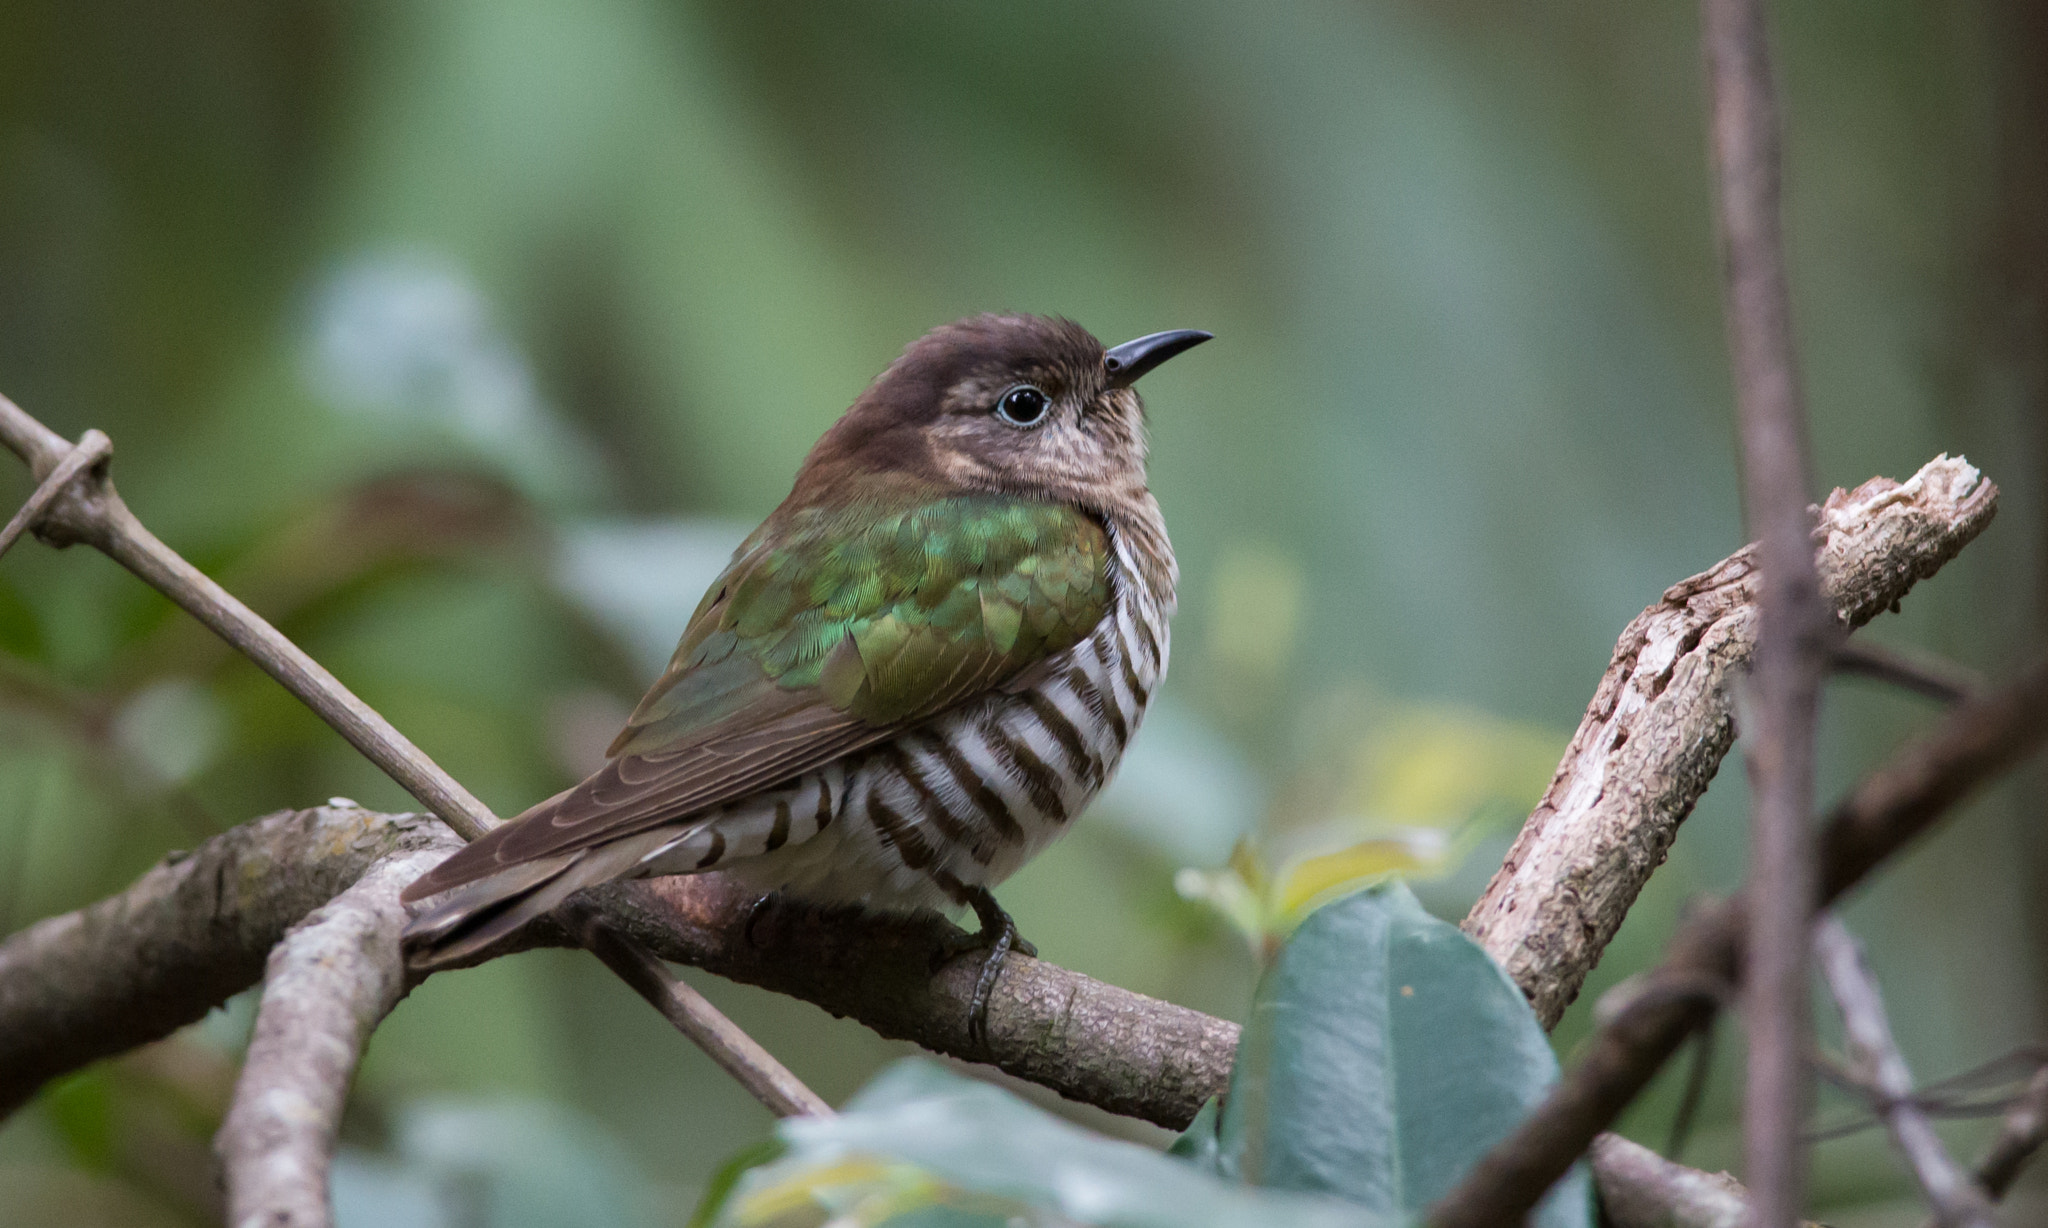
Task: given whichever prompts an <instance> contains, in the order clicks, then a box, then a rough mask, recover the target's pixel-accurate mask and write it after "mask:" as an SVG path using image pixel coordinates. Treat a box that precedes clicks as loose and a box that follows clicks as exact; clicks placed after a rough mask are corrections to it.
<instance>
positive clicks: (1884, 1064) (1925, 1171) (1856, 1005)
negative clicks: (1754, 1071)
mask: <svg viewBox="0 0 2048 1228" xmlns="http://www.w3.org/2000/svg"><path fill="white" fill-rule="evenodd" d="M1813 944H1814V954H1815V955H1816V956H1817V957H1818V959H1819V963H1820V969H1821V975H1822V976H1823V977H1824V978H1825V979H1826V980H1827V983H1828V988H1829V990H1830V991H1831V992H1832V993H1833V994H1834V997H1835V1005H1836V1006H1837V1007H1839V1008H1840V1010H1841V1012H1842V1029H1843V1032H1844V1034H1845V1036H1846V1037H1847V1039H1848V1042H1849V1051H1850V1053H1851V1055H1852V1056H1853V1058H1854V1060H1855V1062H1856V1067H1857V1074H1858V1077H1859V1078H1858V1081H1859V1082H1860V1083H1861V1084H1862V1085H1863V1086H1864V1087H1865V1088H1867V1089H1868V1090H1869V1091H1870V1093H1871V1094H1872V1097H1873V1099H1874V1102H1875V1103H1874V1104H1873V1105H1872V1107H1873V1108H1874V1109H1875V1111H1876V1113H1877V1115H1878V1117H1879V1118H1880V1119H1881V1120H1882V1121H1883V1122H1884V1124H1885V1128H1886V1129H1888V1130H1890V1131H1891V1136H1892V1142H1893V1144H1894V1145H1895V1146H1897V1147H1898V1149H1899V1152H1900V1153H1901V1154H1902V1155H1904V1156H1905V1158H1906V1163H1907V1165H1908V1166H1909V1167H1910V1168H1911V1169H1912V1170H1913V1177H1914V1179H1915V1180H1917V1181H1918V1182H1919V1183H1920V1189H1921V1191H1922V1192H1923V1193H1925V1194H1926V1195H1927V1201H1928V1203H1929V1204H1930V1205H1931V1206H1933V1208H1934V1214H1935V1219H1936V1221H1937V1222H1938V1223H1939V1224H1940V1225H1941V1228H1997V1225H1996V1221H1995V1220H1994V1219H1993V1217H1992V1213H1991V1201H1990V1200H1989V1199H1987V1198H1986V1197H1985V1196H1984V1191H1983V1190H1982V1189H1980V1188H1978V1186H1977V1183H1976V1182H1975V1181H1972V1180H1971V1179H1970V1176H1969V1174H1967V1173H1965V1172H1963V1170H1962V1168H1961V1167H1960V1166H1958V1165H1957V1164H1956V1162H1955V1161H1954V1160H1953V1159H1951V1158H1950V1157H1949V1154H1948V1149H1947V1148H1945V1147H1943V1146H1942V1145H1941V1140H1940V1139H1939V1138H1937V1137H1936V1136H1935V1133H1934V1124H1933V1123H1932V1122H1930V1121H1928V1119H1927V1114H1926V1113H1924V1112H1922V1111H1921V1110H1920V1107H1919V1106H1918V1105H1917V1104H1915V1103H1914V1101H1913V1072H1912V1071H1911V1070H1910V1069H1909V1068H1908V1067H1907V1065H1906V1059H1905V1056H1904V1055H1903V1054H1901V1053H1900V1052H1899V1047H1898V1045H1897V1043H1895V1042H1894V1041H1893V1040H1892V1029H1891V1024H1890V1022H1889V1021H1888V1020H1887V1019H1886V1018H1885V1011H1884V998H1883V995H1882V994H1880V993H1879V991H1878V988H1877V979H1876V978H1875V977H1873V976H1872V975H1871V974H1870V969H1869V968H1868V967H1867V966H1866V965H1865V964H1864V962H1863V949H1862V947H1861V946H1859V945H1858V944H1857V942H1856V939H1855V938H1854V937H1853V936H1852V935H1851V934H1850V933H1849V930H1848V927H1847V926H1844V925H1843V924H1842V923H1841V921H1840V920H1838V919H1837V918H1836V917H1834V916H1833V915H1831V914H1824V915H1822V916H1821V918H1820V919H1819V921H1818V922H1817V923H1816V924H1815V926H1814V933H1813Z"/></svg>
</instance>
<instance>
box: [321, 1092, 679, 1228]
mask: <svg viewBox="0 0 2048 1228" xmlns="http://www.w3.org/2000/svg"><path fill="white" fill-rule="evenodd" d="M620 1156H621V1148H620V1147H619V1145H618V1142H617V1140H616V1139H613V1138H611V1137H610V1136H609V1135H607V1134H606V1132H605V1131H604V1130H603V1129H602V1128H601V1127H599V1126H598V1125H597V1124H596V1123H595V1122H592V1121H590V1120H588V1119H586V1118H584V1117H581V1116H580V1115H578V1114H576V1113H573V1112H569V1111H567V1110H564V1109H562V1108H559V1107H557V1106H554V1105H551V1104H546V1103H541V1102H537V1101H513V1100H505V1101H499V1102H496V1103H485V1104H476V1103H461V1102H456V1101H448V1100H424V1101H416V1102H414V1103H413V1104H410V1105H408V1106H406V1107H405V1108H403V1109H401V1110H400V1111H399V1113H398V1123H397V1130H396V1135H395V1140H394V1145H393V1147H392V1154H391V1155H389V1156H375V1155H366V1154H364V1153H361V1152H356V1153H351V1156H350V1160H349V1163H348V1165H347V1166H346V1169H345V1177H344V1179H343V1180H341V1181H339V1182H337V1185H336V1189H335V1194H334V1198H335V1222H336V1223H337V1224H338V1225H340V1228H457V1226H460V1228H580V1226H582V1225H589V1226H590V1228H631V1226H633V1225H649V1224H652V1223H653V1222H654V1221H653V1215H652V1209H653V1201H654V1200H653V1195H652V1192H651V1191H650V1189H649V1188H648V1185H647V1181H646V1179H645V1178H644V1177H643V1176H642V1175H641V1174H640V1173H639V1172H638V1171H637V1170H635V1169H634V1168H632V1167H631V1166H630V1165H629V1164H627V1163H626V1162H625V1161H624V1160H622V1159H621V1158H620Z"/></svg>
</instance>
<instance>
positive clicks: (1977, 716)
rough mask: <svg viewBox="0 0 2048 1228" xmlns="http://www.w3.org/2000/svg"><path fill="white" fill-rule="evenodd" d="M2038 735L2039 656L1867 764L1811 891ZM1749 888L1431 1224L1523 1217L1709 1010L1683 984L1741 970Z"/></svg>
mask: <svg viewBox="0 0 2048 1228" xmlns="http://www.w3.org/2000/svg"><path fill="white" fill-rule="evenodd" d="M2044 737H2048V662H2043V663H2038V664H2036V665H2034V666H2032V667H2030V668H2029V669H2028V670H2026V671H2025V673H2023V674H2022V675H2021V677H2020V678H2019V680H2018V681H2016V682H2014V683H2013V684H2012V685H2011V686H2008V687H2005V688H2003V689H2001V690H1999V691H1996V692H1993V693H1991V694H1989V695H1985V696H1982V697H1980V698H1977V699H1973V700H1970V701H1968V702H1967V703H1963V704H1960V705H1958V706H1957V707H1955V708H1954V709H1952V710H1950V711H1949V712H1948V713H1947V714H1946V715H1945V716H1944V717H1943V719H1942V721H1941V723H1940V724H1939V725H1937V726H1936V727H1935V729H1934V731H1933V732H1932V733H1931V734H1929V735H1927V736H1925V737H1923V738H1921V739H1919V740H1917V741H1915V742H1913V743H1911V744H1909V745H1907V746H1906V747H1904V748H1902V749H1901V750H1900V751H1899V753H1898V754H1896V755H1894V756H1893V757H1892V759H1891V761H1890V762H1889V763H1887V764H1886V765H1885V766H1884V767H1883V768H1880V769H1879V770H1878V771H1876V772H1873V773H1872V774H1871V775H1869V776H1867V777H1865V778H1864V780H1863V781H1862V783H1861V784H1860V785H1858V786H1857V788H1856V790H1855V791H1854V792H1853V793H1851V794H1850V795H1849V797H1848V798H1846V799H1845V800H1844V801H1843V802H1842V803H1841V804H1840V805H1838V806H1837V807H1836V808H1835V810H1834V811H1833V813H1832V814H1831V815H1830V817H1829V820H1828V823H1827V826H1826V828H1825V829H1824V831H1823V833H1822V838H1821V841H1820V849H1821V855H1820V862H1821V865H1820V883H1821V895H1820V900H1819V903H1820V904H1821V905H1822V906H1823V907H1825V906H1826V905H1828V904H1831V903H1833V902H1834V901H1835V900H1836V899H1838V898H1839V897H1840V896H1841V895H1842V894H1843V893H1844V892H1846V891H1847V890H1848V889H1849V888H1851V887H1853V886H1854V885H1855V884H1856V883H1858V882H1860V881H1861V880H1862V879H1863V877H1864V876H1865V875H1866V874H1868V873H1869V872H1870V871H1871V870H1872V869H1873V868H1875V867H1876V866H1877V864H1878V863H1879V862H1881V861H1883V860H1884V859H1885V858H1886V857H1889V856H1891V855H1892V854H1893V853H1895V852H1897V851H1898V850H1899V849H1900V848H1901V847H1903V846H1904V845H1905V844H1906V843H1907V842H1909V841H1910V840H1912V839H1913V838H1914V837H1916V836H1918V835H1919V834H1920V833H1922V832H1924V831H1925V830H1927V829H1928V828H1929V827H1931V826H1932V825H1933V824H1934V821H1935V820H1936V819H1938V818H1940V817H1941V815H1942V814H1943V813H1944V812H1945V811H1946V810H1947V809H1948V808H1949V807H1950V806H1952V805H1954V804H1955V803H1956V802H1957V801H1959V800H1961V799H1962V798H1963V796H1965V795H1966V794H1968V793H1969V792H1970V791H1971V790H1972V789H1974V788H1975V787H1977V786H1978V785H1981V784H1983V783H1984V782H1985V781H1986V780H1988V779H1990V778H1991V777H1993V776H1995V775H1997V774H1998V773H2000V772H2002V771H2004V770H2006V769H2007V768H2009V767H2011V766H2012V765H2013V764H2015V763H2016V762H2018V761H2019V760H2020V759H2021V758H2022V757H2024V756H2025V755H2027V754H2029V753H2031V752H2032V751H2033V750H2034V749H2035V748H2036V747H2037V746H2038V745H2039V744H2040V743H2041V741H2042V739H2043V738H2044ZM1746 911H1747V897H1746V895H1742V896H1737V897H1735V898H1734V899H1731V900H1727V901H1723V902H1721V903H1719V904H1715V905H1712V906H1709V907H1705V908H1702V909H1700V910H1698V911H1697V912H1695V913H1693V915H1692V916H1690V917H1688V918H1687V919H1686V921H1685V923H1684V924H1683V925H1681V926H1680V927H1679V931H1678V934H1677V935H1676V936H1675V937H1674V938H1673V939H1672V941H1671V945H1670V947H1669V948H1668V949H1667V950H1666V952H1665V956H1664V962H1663V963H1662V964H1661V965H1659V967H1658V968H1657V969H1656V971H1654V972H1652V973H1650V974H1648V979H1649V982H1650V984H1652V985H1653V986H1654V985H1658V984H1665V985H1670V986H1672V987H1673V988H1672V991H1671V992H1668V993H1665V994H1662V995H1655V996H1653V995H1649V994H1646V995H1645V1000H1644V1003H1643V1005H1642V1006H1641V1007H1640V1008H1631V1009H1629V1010H1626V1011H1623V1012H1622V1014H1621V1017H1620V1018H1618V1019H1616V1020H1615V1021H1614V1022H1613V1023H1611V1024H1609V1025H1607V1026H1604V1027H1602V1028H1601V1029H1599V1031H1598V1032H1596V1033H1595V1034H1594V1037H1593V1039H1592V1041H1591V1042H1590V1043H1589V1044H1588V1045H1587V1046H1586V1053H1585V1056H1584V1057H1583V1058H1581V1059H1580V1061H1579V1063H1578V1064H1577V1065H1576V1066H1574V1067H1573V1068H1572V1069H1571V1070H1569V1071H1567V1072H1566V1073H1565V1076H1564V1079H1563V1080H1562V1081H1561V1082H1560V1083H1559V1084H1558V1085H1557V1086H1556V1087H1555V1088H1553V1089H1551V1093H1550V1095H1549V1096H1547V1097H1546V1098H1545V1099H1544V1101H1543V1103H1542V1104H1540V1105H1538V1106H1537V1107H1536V1109H1535V1111H1534V1112H1532V1113H1531V1114H1530V1115H1529V1116H1528V1117H1527V1118H1526V1119H1525V1120H1524V1121H1523V1122H1522V1124H1521V1125H1520V1126H1518V1127H1517V1128H1516V1129H1515V1132H1514V1133H1513V1134H1511V1135H1509V1136H1508V1137H1507V1138H1506V1139H1504V1140H1502V1141H1501V1143H1500V1144H1499V1146H1497V1147H1495V1148H1494V1150H1493V1151H1492V1152H1490V1153H1488V1155H1487V1156H1486V1157H1485V1158H1484V1159H1482V1160H1481V1161H1480V1162H1479V1164H1478V1165H1476V1166H1475V1167H1474V1168H1473V1170H1472V1172H1471V1173H1469V1174H1467V1175H1466V1178H1465V1180H1464V1181H1462V1182H1460V1183H1459V1185H1458V1187H1457V1188H1456V1189H1454V1190H1452V1191H1451V1193H1450V1194H1449V1195H1447V1196H1446V1197H1445V1198H1444V1200H1443V1201H1442V1202H1440V1203H1438V1204H1437V1206H1436V1207H1434V1208H1432V1210H1431V1212H1430V1219H1429V1222H1430V1224H1431V1225H1432V1226H1433V1228H1492V1226H1493V1225H1498V1224H1512V1223H1519V1222H1520V1221H1521V1217H1522V1216H1524V1215H1526V1214H1528V1212H1529V1209H1530V1208H1531V1207H1534V1206H1535V1205H1536V1202H1537V1200H1538V1199H1540V1198H1541V1197H1542V1196H1543V1194H1544V1193H1545V1191H1547V1190H1548V1189H1549V1188H1550V1187H1551V1185H1552V1184H1553V1183H1555V1182H1556V1181H1557V1179H1558V1178H1559V1177H1561V1176H1563V1175H1564V1173H1565V1170H1566V1169H1568V1168H1570V1167H1571V1165H1572V1162H1573V1161H1574V1160H1576V1159H1578V1157H1579V1156H1580V1155H1582V1154H1583V1153H1584V1152H1585V1150H1586V1148H1587V1147H1588V1146H1589V1145H1590V1144H1591V1143H1592V1141H1593V1138H1594V1136H1595V1135H1596V1134H1598V1133H1599V1132H1600V1131H1601V1130H1602V1129H1604V1128H1605V1127H1606V1126H1607V1124H1608V1123H1609V1122H1612V1121H1613V1120H1614V1118H1615V1116H1616V1115H1617V1114H1618V1113H1620V1112H1621V1110H1622V1109H1623V1108H1624V1107H1626V1106H1627V1105H1628V1103H1629V1101H1631V1100H1633V1099H1634V1098H1635V1096H1636V1095H1637V1094H1638V1093H1639V1092H1641V1091H1642V1089H1643V1087H1644V1086H1646V1085H1647V1084H1648V1083H1649V1081H1650V1079H1651V1077H1652V1076H1654V1075H1655V1074H1656V1072H1657V1070H1658V1068H1659V1067H1660V1066H1661V1065H1662V1064H1663V1063H1664V1062H1665V1061H1666V1060H1667V1059H1668V1058H1670V1056H1671V1055H1672V1054H1673V1053H1675V1052H1677V1050H1678V1047H1679V1046H1680V1045H1682V1044H1684V1043H1685V1038H1686V1037H1687V1036H1689V1035H1690V1034H1691V1033H1692V1031H1693V1029H1694V1028H1696V1027H1698V1026H1699V1025H1700V1024H1701V1023H1702V1022H1703V1021H1704V1020H1705V1019H1706V1017H1707V1015H1708V1013H1709V1012H1710V1010H1711V1007H1710V1006H1709V1005H1708V1003H1707V1001H1706V1000H1705V999H1704V998H1702V997H1701V996H1700V995H1698V994H1697V993H1694V994H1691V995H1688V994H1686V993H1683V992H1679V991H1680V990H1682V989H1684V988H1685V987H1687V986H1699V985H1705V984H1715V983H1719V984H1724V985H1729V986H1733V985H1735V984H1736V983H1738V982H1739V980H1740V976H1739V973H1740V961H1741V955H1742V943H1743V936H1744V935H1745V934H1747V933H1748V924H1747V920H1748V919H1747V916H1746Z"/></svg>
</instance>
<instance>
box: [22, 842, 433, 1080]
mask: <svg viewBox="0 0 2048 1228" xmlns="http://www.w3.org/2000/svg"><path fill="white" fill-rule="evenodd" d="M457 844H458V842H457V841H456V839H455V838H454V837H453V836H452V835H450V834H449V832H448V829H447V828H445V827H443V826H441V824H440V823H438V822H436V821H435V820H433V819H431V818H428V817H427V816H424V815H414V814H400V815H383V814H373V813H370V812H368V811H364V810H360V809H357V808H354V807H348V806H321V807H316V808H314V809H312V810H293V811H286V812H284V813H281V814H274V815H271V816H269V817H267V818H263V819H258V820H256V821H255V822H253V823H245V824H243V825H242V826H240V827H237V828H235V829H234V830H232V831H229V832H225V833H223V834H221V835H218V836H215V837H214V838H213V839H211V840H209V841H207V842H206V843H205V844H203V845H201V846H200V847H199V848H197V849H195V850H193V851H192V852H190V853H173V854H171V855H170V856H169V857H166V858H165V859H164V860H163V863H162V864H160V865H158V866H157V867H156V868H155V869H153V870H150V871H149V872H148V873H146V874H144V875H143V876H142V878H141V879H140V880H138V881H137V882H136V883H135V885H134V886H132V887H130V888H128V890H126V891H124V892H122V893H121V894H119V895H116V896H113V897H111V898H109V899H105V900H102V901H100V902H99V903H97V904H94V905H92V906H90V907H88V908H82V909H79V910H78V911H77V912H72V913H66V914H64V915H62V916H58V917H51V918H49V919H47V920H44V921H41V922H38V923H37V924H35V925H32V926H30V927H29V928H27V929H25V930H22V931H21V932H19V933H17V934H14V935H13V936H12V937H10V938H8V939H7V941H6V942H5V943H0V1116H4V1115H5V1114H6V1113H10V1112H12V1111H13V1110H14V1109H16V1108H18V1107H20V1106H21V1105H22V1104H23V1103H24V1102H26V1101H27V1100H28V1099H29V1097H31V1096H33V1095H34V1094H35V1092H36V1089H37V1088H38V1087H40V1086H42V1084H44V1083H45V1082H47V1081H48V1080H50V1079H52V1078H55V1077H56V1076H58V1075H60V1074H63V1073H65V1072H67V1071H70V1070H75V1069H77V1068H78V1067H80V1066H83V1065H85V1064H86V1063H88V1062H92V1061H96V1060H98V1059H100V1058H103V1057H111V1056H113V1055H114V1054H117V1053H123V1052H126V1051H127V1050H129V1049H133V1048H135V1047H136V1046H137V1045H141V1044H146V1043H148V1042H149V1041H152V1040H157V1039H160V1038H162V1037H165V1036H168V1035H170V1034H171V1033H172V1032H174V1031H176V1030H177V1029H178V1028H181V1027H183V1026H184V1025H186V1024H188V1023H191V1022H193V1021H195V1020H197V1019H199V1018H200V1017H201V1016H202V1015H204V1014H205V1013H206V1012H207V1011H208V1010H211V1009H212V1008H213V1007H215V1006H217V1005H219V1004H220V1003H222V1002H224V1001H226V1000H227V999H228V998H229V997H231V996H233V995H234V994H237V993H240V992H241V991H242V990H244V989H247V988H248V987H249V986H251V985H253V984H255V983H256V981H257V979H258V978H259V977H261V976H262V974H263V962H264V959H265V957H267V956H268V955H269V954H270V950H271V948H272V947H274V946H276V945H277V943H278V942H279V940H281V939H282V938H283V937H284V936H285V932H286V931H287V930H289V929H290V928H291V927H292V926H293V925H294V924H296V923H297V922H298V920H299V919H300V918H301V917H304V916H305V915H306V914H307V913H309V912H311V911H312V910H314V909H315V908H318V907H319V906H320V905H322V904H325V903H326V902H327V901H328V900H330V899H332V898H333V897H334V896H335V895H336V894H338V893H340V892H341V891H343V890H344V889H346V888H347V887H348V886H349V885H350V884H352V883H354V882H355V881H356V880H357V879H359V878H361V877H362V875H363V874H364V872H366V871H367V870H368V869H369V868H370V867H371V866H373V865H375V864H377V863H378V862H380V861H383V860H385V859H387V858H390V857H394V856H401V855H406V854H411V853H423V852H433V853H437V854H441V855H445V854H446V853H448V852H450V851H452V850H454V849H455V848H456V847H457Z"/></svg>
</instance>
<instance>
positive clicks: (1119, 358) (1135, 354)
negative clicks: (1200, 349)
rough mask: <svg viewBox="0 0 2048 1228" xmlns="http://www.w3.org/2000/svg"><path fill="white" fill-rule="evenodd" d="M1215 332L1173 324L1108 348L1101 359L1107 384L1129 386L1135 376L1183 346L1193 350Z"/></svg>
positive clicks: (1118, 386)
mask: <svg viewBox="0 0 2048 1228" xmlns="http://www.w3.org/2000/svg"><path fill="white" fill-rule="evenodd" d="M1215 335H1216V334H1215V333H1205V332H1203V331H1202V330H1201V329H1199V328H1176V329H1172V330H1170V331H1168V332H1163V333H1149V334H1147V335H1145V336H1143V337H1140V338H1138V339H1137V340H1136V341H1126V342H1124V343H1123V344H1122V345H1119V346H1115V347H1113V348H1112V349H1111V350H1110V351H1109V355H1108V357H1106V358H1104V359H1103V360H1102V367H1103V370H1105V371H1107V372H1108V373H1109V386H1110V387H1112V388H1128V387H1130V386H1131V385H1132V384H1135V383H1137V382H1138V377H1139V376H1141V375H1143V374H1145V372H1147V371H1150V370H1151V369H1152V368H1154V367H1156V366H1158V365H1159V364H1160V363H1162V362H1165V361H1166V360H1167V359H1169V358H1171V357H1173V356H1174V355H1175V354H1178V353H1181V352H1182V351H1184V350H1192V349H1194V348H1195V347H1196V346H1198V345H1200V344H1202V343H1203V342H1204V341H1207V340H1209V339H1210V338H1212V337H1214V336H1215Z"/></svg>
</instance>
